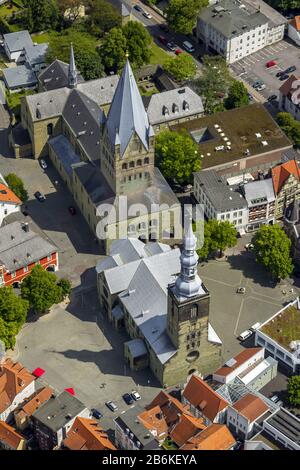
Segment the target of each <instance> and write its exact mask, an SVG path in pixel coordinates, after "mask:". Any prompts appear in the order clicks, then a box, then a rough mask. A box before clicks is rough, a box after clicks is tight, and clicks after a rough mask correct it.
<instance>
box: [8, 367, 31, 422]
mask: <svg viewBox="0 0 300 470" xmlns="http://www.w3.org/2000/svg"><path fill="white" fill-rule="evenodd" d="M34 380H35V377H34V376H33V375H32V374H31V373H30V372H29V370H28V369H25V367H23V366H22V365H21V364H20V363H19V362H13V361H12V360H11V359H6V361H5V362H4V363H3V364H2V365H1V366H0V413H2V412H3V411H5V410H6V409H7V408H8V407H9V406H10V405H11V404H12V402H13V401H14V399H15V397H16V396H17V395H18V394H19V393H20V392H22V391H23V390H24V389H25V388H26V387H27V386H28V385H29V384H30V383H31V382H33V381H34Z"/></svg>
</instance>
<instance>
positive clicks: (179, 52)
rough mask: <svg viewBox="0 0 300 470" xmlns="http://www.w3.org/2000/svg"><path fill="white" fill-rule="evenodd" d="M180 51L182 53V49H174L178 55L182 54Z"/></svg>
mask: <svg viewBox="0 0 300 470" xmlns="http://www.w3.org/2000/svg"><path fill="white" fill-rule="evenodd" d="M182 53H183V51H182V50H181V49H176V51H175V54H176V55H179V54H182Z"/></svg>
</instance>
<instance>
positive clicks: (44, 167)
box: [40, 158, 48, 170]
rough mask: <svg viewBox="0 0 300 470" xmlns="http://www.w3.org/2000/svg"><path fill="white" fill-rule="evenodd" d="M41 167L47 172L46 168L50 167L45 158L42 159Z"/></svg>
mask: <svg viewBox="0 0 300 470" xmlns="http://www.w3.org/2000/svg"><path fill="white" fill-rule="evenodd" d="M40 165H41V167H42V168H43V170H46V168H48V165H47V163H46V162H45V160H44V159H43V158H41V159H40Z"/></svg>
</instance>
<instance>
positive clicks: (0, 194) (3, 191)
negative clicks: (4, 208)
mask: <svg viewBox="0 0 300 470" xmlns="http://www.w3.org/2000/svg"><path fill="white" fill-rule="evenodd" d="M0 201H1V202H12V203H14V204H22V201H21V200H20V199H19V198H18V196H16V195H15V193H14V192H13V191H12V190H11V189H9V187H8V186H6V185H5V184H2V183H0Z"/></svg>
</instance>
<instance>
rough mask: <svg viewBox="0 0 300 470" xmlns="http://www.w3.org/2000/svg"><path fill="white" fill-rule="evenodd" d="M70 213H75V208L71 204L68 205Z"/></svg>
mask: <svg viewBox="0 0 300 470" xmlns="http://www.w3.org/2000/svg"><path fill="white" fill-rule="evenodd" d="M68 209H69V212H70V214H72V215H75V214H76V209H75V207H73V206H70V207H68Z"/></svg>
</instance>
